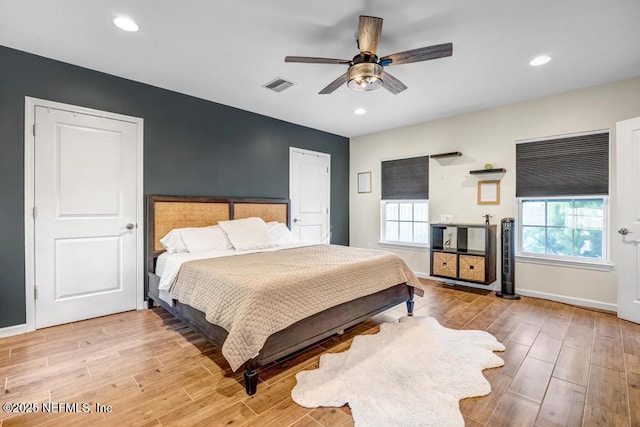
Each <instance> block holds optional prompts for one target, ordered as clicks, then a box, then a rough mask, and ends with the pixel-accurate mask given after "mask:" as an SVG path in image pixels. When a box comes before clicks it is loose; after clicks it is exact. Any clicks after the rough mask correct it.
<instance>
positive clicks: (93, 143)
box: [33, 106, 138, 328]
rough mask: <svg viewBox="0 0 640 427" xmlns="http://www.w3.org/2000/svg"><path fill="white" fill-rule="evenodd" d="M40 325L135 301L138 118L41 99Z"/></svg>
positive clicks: (37, 180)
mask: <svg viewBox="0 0 640 427" xmlns="http://www.w3.org/2000/svg"><path fill="white" fill-rule="evenodd" d="M34 129H35V140H34V159H35V164H34V206H35V212H34V217H35V219H34V228H33V230H34V257H35V273H34V282H35V291H36V292H35V294H36V295H35V298H36V302H35V327H36V328H42V327H46V326H51V325H56V324H61V323H67V322H72V321H76V320H81V319H88V318H92V317H97V316H103V315H106V314H111V313H117V312H121V311H126V310H132V309H135V308H136V294H137V280H136V256H137V255H136V247H137V241H136V239H137V230H136V227H137V224H136V221H137V211H136V209H137V203H136V198H137V197H138V195H137V194H136V193H137V163H138V162H137V157H136V156H137V145H136V144H137V138H138V137H137V127H136V124H135V123H131V122H126V121H121V120H114V119H109V118H104V117H97V116H94V115H89V114H82V113H77V112H71V111H65V110H60V109H54V108H44V107H39V106H36V107H35V128H34Z"/></svg>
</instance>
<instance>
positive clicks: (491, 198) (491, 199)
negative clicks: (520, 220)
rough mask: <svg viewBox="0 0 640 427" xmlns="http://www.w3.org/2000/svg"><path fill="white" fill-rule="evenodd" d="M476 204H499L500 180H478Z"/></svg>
mask: <svg viewBox="0 0 640 427" xmlns="http://www.w3.org/2000/svg"><path fill="white" fill-rule="evenodd" d="M478 204H479V205H499V204H500V181H499V180H492V181H478Z"/></svg>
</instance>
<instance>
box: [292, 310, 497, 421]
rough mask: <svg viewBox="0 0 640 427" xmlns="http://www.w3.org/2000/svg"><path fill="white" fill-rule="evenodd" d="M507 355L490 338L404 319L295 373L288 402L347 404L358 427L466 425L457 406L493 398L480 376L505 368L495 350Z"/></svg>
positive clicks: (428, 320)
mask: <svg viewBox="0 0 640 427" xmlns="http://www.w3.org/2000/svg"><path fill="white" fill-rule="evenodd" d="M503 350H504V346H503V345H502V344H500V343H499V342H498V341H497V340H496V339H495V337H494V336H493V335H491V334H489V333H488V332H484V331H465V330H454V329H448V328H445V327H443V326H441V325H440V324H439V323H438V321H437V320H435V319H434V318H432V317H404V318H402V319H400V322H395V323H383V324H381V325H380V332H379V333H377V334H375V335H360V336H357V337H355V338H354V340H353V344H352V345H351V348H350V349H349V350H347V351H345V352H342V353H335V354H333V353H331V354H325V355H323V356H322V357H321V358H320V367H319V368H318V369H315V370H311V371H303V372H300V373H298V374H297V375H296V379H297V380H298V384H297V385H296V386H295V387H294V388H293V390H292V391H291V397H292V398H293V400H294V401H295V402H296V403H298V404H299V405H302V406H304V407H307V408H316V407H318V406H336V407H339V406H343V405H344V404H349V407H350V408H351V412H352V414H353V418H354V420H355V424H356V426H385V427H389V426H438V427H441V426H464V419H463V418H462V414H461V413H460V407H459V403H458V402H459V401H460V400H461V399H464V398H466V397H473V396H484V395H486V394H489V393H490V392H491V385H490V384H489V382H488V381H487V380H486V379H485V377H484V375H483V374H482V370H483V369H487V368H495V367H498V366H502V365H503V364H504V361H503V360H502V359H501V358H500V357H498V356H497V355H495V354H494V353H493V352H494V351H503Z"/></svg>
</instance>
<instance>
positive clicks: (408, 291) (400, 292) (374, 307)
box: [147, 195, 414, 396]
mask: <svg viewBox="0 0 640 427" xmlns="http://www.w3.org/2000/svg"><path fill="white" fill-rule="evenodd" d="M290 212H291V210H290V205H289V200H288V199H260V198H230V197H193V196H156V195H150V196H147V270H148V283H147V306H148V307H149V308H152V307H153V306H154V303H156V304H158V305H160V306H162V307H163V308H164V309H166V310H167V311H169V312H170V313H171V314H173V315H174V316H176V317H177V318H178V319H181V320H182V321H184V322H186V323H187V324H189V325H190V326H191V327H192V328H193V329H195V330H196V331H198V332H199V333H200V334H201V335H202V336H204V337H205V338H206V339H207V340H208V341H210V342H211V343H212V344H214V345H215V346H217V347H219V348H220V347H222V344H223V343H224V341H225V339H226V337H227V331H226V330H225V329H223V328H222V327H220V326H218V325H214V324H212V323H209V322H208V321H207V320H205V314H204V313H203V312H201V311H199V310H196V309H194V308H192V307H190V306H189V305H186V304H182V303H180V302H179V301H177V300H175V299H174V300H172V303H171V304H168V303H167V302H165V301H164V300H162V299H161V298H160V291H159V289H158V285H159V283H160V277H159V276H158V275H156V274H155V261H156V259H157V257H158V256H159V255H160V254H161V253H162V252H164V249H163V248H162V246H161V245H160V242H159V240H160V239H161V238H162V236H164V235H165V234H166V233H168V232H169V231H170V230H172V229H174V228H181V227H202V226H207V225H215V224H217V223H218V221H223V220H228V219H241V218H247V217H252V216H256V217H260V218H262V219H264V220H265V222H269V221H279V222H282V223H285V224H287V226H288V227H290V225H291V223H290ZM413 296H414V288H413V287H412V286H410V285H408V284H405V283H402V284H398V285H396V286H393V287H391V288H388V289H385V290H383V291H380V292H377V293H374V294H371V295H367V296H364V297H361V298H358V299H355V300H353V301H349V302H347V303H344V304H340V305H337V306H335V307H332V308H329V309H327V310H325V311H322V312H320V313H317V314H314V315H313V316H310V317H307V318H305V319H302V320H300V321H298V322H296V323H294V324H293V325H291V326H289V327H288V328H286V329H284V330H282V331H280V332H277V333H275V334H273V335H271V336H270V337H269V338H268V339H267V341H266V343H265V345H264V347H263V348H262V349H261V350H260V353H259V354H258V356H256V357H255V358H253V359H251V360H249V361H247V362H246V363H245V372H244V380H245V387H246V391H247V394H248V395H250V396H251V395H253V394H255V393H256V390H257V386H258V371H257V369H258V367H259V366H263V365H266V364H268V363H270V362H272V361H274V360H277V359H280V358H282V357H284V356H287V355H289V354H291V353H293V352H295V351H298V350H300V349H302V348H304V347H306V346H308V345H311V344H313V343H315V342H318V341H320V340H322V339H324V338H327V337H329V336H331V335H334V334H336V333H339V332H341V331H343V330H345V329H346V328H349V327H351V326H353V325H356V324H358V323H360V322H362V321H364V320H366V319H368V318H370V317H371V316H374V315H375V314H377V313H380V312H382V311H384V310H387V309H388V308H391V307H393V306H395V305H397V304H400V303H402V302H406V304H407V312H408V314H409V315H410V316H411V315H412V314H413Z"/></svg>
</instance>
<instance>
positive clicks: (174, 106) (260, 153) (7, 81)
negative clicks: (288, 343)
mask: <svg viewBox="0 0 640 427" xmlns="http://www.w3.org/2000/svg"><path fill="white" fill-rule="evenodd" d="M278 95H279V94H274V96H273V99H274V102H284V101H283V98H282V97H279V96H278ZM25 96H32V97H35V98H42V99H47V100H51V101H57V102H63V103H68V104H73V105H78V106H81V107H88V108H95V109H98V110H104V111H110V112H115V113H119V114H125V115H130V116H135V117H141V118H143V119H144V192H145V194H171V195H212V196H247V197H251V196H253V197H279V198H286V197H289V147H290V146H294V147H299V148H304V149H308V150H314V151H321V152H324V153H329V154H331V227H332V228H331V229H332V232H333V237H332V243H337V244H345V245H346V244H348V243H349V191H348V187H349V185H348V183H349V176H348V173H349V140H348V139H347V138H344V137H341V136H338V135H333V134H329V133H326V132H321V131H318V130H315V129H310V128H307V127H303V126H299V125H295V124H292V123H288V122H284V121H281V120H276V119H272V118H269V117H265V116H261V115H259V114H254V113H250V112H247V111H243V110H239V109H236V108H231V107H227V106H225V105H221V104H216V103H214V102H210V101H205V100H202V99H199V98H194V97H191V96H187V95H183V94H179V93H176V92H172V91H168V90H164V89H160V88H157V87H154V86H149V85H145V84H142V83H137V82H134V81H131V80H127V79H123V78H119V77H115V76H112V75H109V74H104V73H100V72H97V71H93V70H89V69H86V68H81V67H77V66H73V65H69V64H66V63H63V62H59V61H54V60H50V59H47V58H43V57H39V56H36V55H31V54H28V53H25V52H21V51H17V50H14V49H9V48H7V47H3V46H0V328H2V327H7V326H13V325H20V324H24V323H25V289H24V288H25V279H24V276H25V264H24V262H25V258H24V250H25V245H24V240H25V236H24V97H25Z"/></svg>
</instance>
